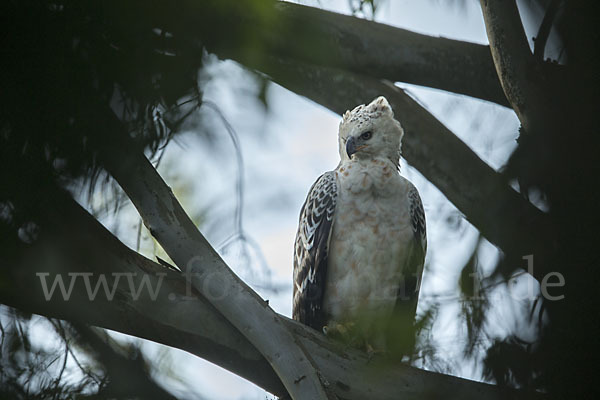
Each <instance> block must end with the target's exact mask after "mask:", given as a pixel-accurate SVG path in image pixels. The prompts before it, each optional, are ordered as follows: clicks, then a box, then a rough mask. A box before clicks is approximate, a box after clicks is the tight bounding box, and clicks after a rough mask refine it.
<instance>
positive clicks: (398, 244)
mask: <svg viewBox="0 0 600 400" xmlns="http://www.w3.org/2000/svg"><path fill="white" fill-rule="evenodd" d="M403 134H404V132H403V130H402V127H401V126H400V123H399V122H398V121H396V120H395V119H394V117H393V112H392V109H391V107H390V106H389V104H388V102H387V100H385V98H383V97H379V98H377V99H375V100H374V101H373V102H371V103H370V104H368V105H366V106H364V105H362V106H358V107H356V108H355V109H354V110H352V111H349V112H346V113H345V114H344V117H343V120H342V122H341V123H340V131H339V151H340V157H341V161H340V164H339V165H338V166H337V168H336V169H335V170H334V171H330V172H326V173H325V174H323V175H321V176H320V177H319V178H318V179H317V181H316V182H315V184H314V185H313V186H312V187H311V189H310V191H309V193H308V196H307V199H306V201H305V203H304V205H303V206H302V210H301V212H300V219H299V225H298V233H297V235H296V242H295V253H294V299H293V307H294V308H293V317H294V319H296V320H298V321H300V322H302V323H304V324H306V325H309V326H311V327H313V328H315V329H317V330H321V329H322V328H323V327H324V325H331V326H339V325H340V323H341V325H349V326H354V325H355V324H354V323H355V322H356V321H361V324H362V326H360V327H359V328H358V329H359V335H361V336H362V337H363V339H365V340H364V341H365V343H369V342H371V343H375V342H376V343H377V345H379V346H382V347H385V340H386V338H383V340H382V336H385V335H386V333H384V332H383V331H386V329H385V328H382V324H381V322H382V320H383V321H389V323H390V324H396V325H401V326H403V327H405V328H406V329H412V326H413V323H414V316H415V312H416V304H417V297H418V290H419V286H420V278H421V274H422V267H423V263H424V259H425V252H426V250H427V239H426V227H425V213H424V210H423V204H422V203H421V198H420V197H419V193H418V192H417V189H416V188H415V187H414V186H413V184H412V183H410V182H409V181H408V180H406V179H405V178H403V177H402V176H401V175H399V161H400V153H401V139H402V136H403ZM392 320H393V321H394V322H391V321H392ZM384 325H385V324H384ZM405 342H406V341H405ZM409 342H410V341H409ZM407 343H408V342H407ZM407 347H408V348H407ZM405 350H406V352H405ZM409 351H410V345H408V346H405V347H404V349H403V350H401V352H403V353H404V354H407V352H409Z"/></svg>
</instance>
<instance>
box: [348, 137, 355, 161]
mask: <svg viewBox="0 0 600 400" xmlns="http://www.w3.org/2000/svg"><path fill="white" fill-rule="evenodd" d="M354 153H356V140H355V139H354V137H352V136H350V137H349V138H348V140H347V141H346V154H348V158H352V154H354Z"/></svg>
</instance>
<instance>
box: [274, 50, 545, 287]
mask: <svg viewBox="0 0 600 400" xmlns="http://www.w3.org/2000/svg"><path fill="white" fill-rule="evenodd" d="M275 66H277V67H275ZM266 68H270V69H268V73H269V74H270V75H271V77H272V78H273V79H274V80H275V81H276V82H277V83H279V84H281V85H283V86H285V87H287V88H289V89H290V90H292V91H294V92H296V93H298V94H301V95H303V96H306V97H308V98H310V99H312V100H314V101H315V102H317V103H319V104H322V105H323V106H325V107H327V108H329V109H331V110H332V111H335V112H336V113H338V114H341V113H343V112H344V111H345V110H347V109H351V108H353V107H354V106H356V105H357V104H361V103H368V102H370V101H371V100H372V99H373V98H375V97H376V96H379V95H384V96H386V97H387V99H388V100H389V101H390V103H391V105H392V107H393V109H394V111H395V113H396V116H397V117H398V119H399V121H401V123H402V126H403V127H404V129H405V135H404V139H403V156H404V157H405V158H406V160H407V161H408V162H410V163H411V165H413V166H414V167H415V168H417V169H418V170H419V171H420V172H421V173H422V174H423V175H425V177H426V178H427V179H428V180H429V181H430V182H431V183H433V184H434V185H435V186H437V187H438V189H440V190H441V191H442V193H444V194H445V195H446V197H447V198H448V200H450V201H451V202H452V203H453V204H454V205H455V206H456V207H457V208H458V209H459V210H460V211H461V212H463V213H464V215H465V217H466V218H467V219H468V220H469V221H470V222H471V223H472V224H473V225H475V226H476V227H477V228H478V229H479V230H480V231H481V233H482V234H483V235H484V236H485V237H486V238H487V239H488V240H489V241H491V242H492V243H494V244H496V245H497V246H498V247H500V248H501V249H503V250H504V251H506V252H509V253H513V254H517V255H526V254H532V253H536V250H538V249H543V248H545V246H547V245H548V243H551V240H550V237H551V236H550V235H551V233H552V229H551V227H550V226H549V223H548V220H547V218H546V216H545V215H544V214H543V213H542V212H541V211H539V210H538V209H537V208H535V207H534V206H533V205H531V203H529V202H528V201H527V200H525V199H524V198H522V197H521V196H519V194H518V193H516V192H515V191H514V190H513V189H512V188H511V187H510V186H509V185H508V182H506V180H505V179H504V178H503V177H502V176H501V175H500V174H499V173H498V172H496V171H494V169H492V168H491V167H490V166H489V165H487V164H486V163H485V162H483V161H482V160H481V159H480V158H479V157H478V156H477V155H476V154H475V153H474V152H473V151H472V150H471V149H470V148H469V147H468V146H467V145H466V144H465V143H464V142H462V141H461V140H460V139H458V138H457V137H456V135H454V134H453V133H452V132H451V131H450V130H449V129H448V128H446V127H445V126H444V125H443V124H442V123H441V122H439V121H438V120H437V119H436V118H435V117H434V116H433V115H431V113H429V112H428V111H427V110H426V109H425V108H423V107H422V106H421V105H420V104H419V103H417V102H416V101H415V100H413V99H412V98H411V97H410V96H408V95H407V94H406V93H405V92H404V91H403V90H401V89H399V88H398V87H396V86H394V85H392V84H391V83H385V82H381V81H379V80H376V79H372V78H368V77H364V76H359V75H355V74H351V73H348V72H343V71H339V70H335V69H329V68H323V67H314V66H310V65H302V64H299V63H294V62H283V61H279V62H278V63H277V62H275V61H273V62H272V63H271V64H270V67H266ZM484 204H485V206H482V205H484ZM533 272H534V276H535V277H536V278H537V279H541V278H542V277H543V276H544V271H543V269H542V268H537V269H536V270H534V271H533Z"/></svg>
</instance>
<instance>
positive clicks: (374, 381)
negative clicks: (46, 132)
mask: <svg viewBox="0 0 600 400" xmlns="http://www.w3.org/2000/svg"><path fill="white" fill-rule="evenodd" d="M45 210H46V211H47V212H48V214H47V215H48V218H47V219H46V220H45V223H43V225H42V232H43V236H42V237H41V238H40V240H39V242H38V243H37V244H36V245H35V246H34V247H32V248H30V249H28V251H27V253H26V256H25V257H22V258H17V259H7V257H8V256H7V255H6V253H3V254H2V256H1V258H0V260H2V261H3V264H5V265H10V267H11V268H6V269H3V270H4V271H11V272H12V273H13V276H12V277H11V282H13V284H12V285H11V286H10V287H6V286H4V287H3V289H2V291H0V301H2V303H4V304H8V305H11V306H14V307H18V308H20V309H22V310H26V311H29V312H34V313H38V314H43V315H47V316H50V317H56V318H62V319H70V320H75V321H79V322H84V323H87V324H92V325H96V326H100V327H103V328H107V329H111V330H115V331H118V332H122V333H125V334H128V335H133V336H137V337H140V338H145V339H148V340H152V341H155V342H157V343H162V344H166V345H168V346H172V347H175V348H179V349H182V350H185V351H188V352H190V353H192V354H195V355H197V356H199V357H202V358H205V359H207V360H208V361H211V362H213V363H215V364H217V365H219V366H221V367H223V368H226V369H228V370H230V371H232V372H234V373H236V374H238V375H240V376H242V377H244V378H246V379H248V380H250V381H251V382H254V383H255V384H257V385H259V386H261V387H263V388H264V389H266V390H268V391H270V392H271V393H273V394H275V395H277V396H283V395H285V393H286V391H285V388H284V387H283V386H282V384H281V382H280V380H279V378H278V377H277V375H276V374H275V372H274V371H273V369H272V368H271V366H270V365H269V363H268V362H267V361H266V360H265V358H264V357H263V356H262V355H261V354H260V352H258V351H257V350H256V348H255V347H254V346H253V345H252V344H251V343H250V342H249V341H248V340H247V339H246V338H245V337H244V336H243V335H242V334H241V333H240V332H239V331H238V330H237V329H236V328H235V327H234V326H233V325H232V324H230V323H229V322H228V321H227V320H225V318H223V316H222V315H221V314H220V313H219V312H218V311H217V310H216V309H215V307H213V306H212V305H211V304H210V302H208V301H207V300H206V299H205V298H203V296H202V295H200V294H199V293H198V292H197V291H196V290H195V289H193V288H192V287H190V286H189V285H188V282H186V279H185V278H184V276H182V275H181V274H178V273H176V272H174V271H171V270H168V269H166V268H164V267H162V266H161V265H159V264H157V263H153V262H151V261H150V260H148V259H146V258H144V257H142V256H140V255H139V254H137V253H135V252H134V251H132V250H130V249H128V248H127V247H126V246H124V245H123V244H122V243H121V242H119V241H118V240H117V239H116V238H114V236H112V235H111V234H110V232H108V231H107V230H106V229H105V228H104V227H103V226H102V225H100V224H99V223H98V222H97V221H96V220H95V219H94V218H93V217H91V216H90V215H89V214H88V213H86V212H85V211H84V210H83V209H81V207H80V206H79V205H77V204H76V203H75V202H74V201H73V200H71V199H69V198H68V197H66V196H65V197H64V199H63V201H60V202H55V203H53V207H46V208H45ZM39 272H45V273H50V276H49V277H48V278H47V279H48V281H49V282H51V281H52V279H53V278H54V277H55V276H56V275H59V274H60V275H61V276H63V278H66V277H67V274H68V273H73V272H78V273H91V274H93V279H92V280H93V281H95V279H97V278H98V277H99V276H100V274H104V276H108V277H109V279H113V278H112V277H114V274H129V275H130V276H131V275H132V274H135V286H134V287H138V285H139V283H140V281H142V280H143V277H147V278H149V279H150V286H151V287H152V288H157V286H158V282H159V281H160V280H161V279H162V284H161V285H160V287H159V288H158V289H157V295H156V297H155V298H151V297H150V296H148V295H147V292H146V291H142V292H141V296H140V297H139V298H138V299H134V298H132V296H131V288H130V287H129V285H128V284H127V281H126V280H124V279H123V280H121V281H119V283H118V284H117V287H118V289H117V294H116V295H115V298H114V299H113V300H112V301H107V299H106V297H105V296H103V293H102V291H100V295H99V296H97V297H96V299H95V300H93V301H91V300H90V298H89V295H88V294H87V292H86V290H85V289H84V287H83V286H84V285H83V283H82V282H81V281H78V283H77V284H76V285H75V286H74V290H73V293H72V296H71V298H70V299H69V300H68V301H64V300H62V299H61V296H60V295H59V294H58V293H55V294H54V296H52V297H51V298H49V299H46V298H45V296H44V293H43V290H42V288H41V285H40V280H39V279H38V277H37V276H36V273H39ZM161 274H163V278H160V276H161ZM112 283H114V282H113V281H110V282H109V284H111V285H112ZM67 286H68V282H67ZM92 286H93V285H92ZM110 287H112V286H110ZM57 292H58V291H57ZM92 309H93V310H94V312H90V310H92ZM278 318H279V320H280V321H281V322H282V324H283V325H284V326H285V327H286V329H287V330H288V331H290V332H291V333H292V334H293V335H294V337H295V340H297V341H298V343H299V344H300V345H301V346H302V347H303V348H305V349H306V350H307V352H309V353H310V354H311V357H312V358H313V362H314V363H315V364H316V365H317V366H318V368H319V370H320V371H321V373H322V374H323V376H324V379H325V380H326V381H327V382H328V383H329V387H330V389H331V390H332V391H334V392H335V394H336V395H337V396H338V397H339V398H340V399H348V400H354V399H356V400H358V399H361V400H362V399H367V398H368V399H397V398H400V397H401V398H403V399H407V400H412V399H415V400H416V399H422V398H424V397H427V398H445V399H452V398H456V399H466V400H469V399H473V400H475V399H486V400H488V399H489V400H492V399H499V400H500V399H531V398H543V397H542V396H540V395H539V394H535V393H526V392H522V391H516V390H512V389H508V388H501V387H497V386H493V385H488V384H483V383H479V382H473V381H469V380H465V379H461V378H456V377H452V376H447V375H443V374H438V373H434V372H428V371H423V370H419V369H417V368H412V367H409V366H406V365H401V364H400V365H390V364H387V363H385V362H384V361H383V360H381V361H377V359H376V360H371V361H370V362H369V360H368V358H367V357H366V355H365V354H363V353H360V352H358V351H355V350H349V349H346V348H345V347H344V346H341V345H339V344H336V343H333V342H331V341H329V340H328V339H327V338H326V337H325V336H323V335H321V334H319V333H317V332H316V331H314V330H312V329H310V328H308V327H306V326H304V325H302V324H299V323H297V322H295V321H292V320H289V319H287V318H285V317H283V316H278Z"/></svg>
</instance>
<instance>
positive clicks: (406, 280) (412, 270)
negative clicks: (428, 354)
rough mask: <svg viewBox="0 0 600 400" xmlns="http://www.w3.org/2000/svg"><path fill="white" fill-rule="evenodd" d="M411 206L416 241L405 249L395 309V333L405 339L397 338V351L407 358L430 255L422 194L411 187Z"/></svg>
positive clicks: (411, 344) (409, 196)
mask: <svg viewBox="0 0 600 400" xmlns="http://www.w3.org/2000/svg"><path fill="white" fill-rule="evenodd" d="M408 204H409V213H410V223H411V227H412V230H413V240H412V241H411V243H410V244H409V245H408V246H407V248H406V251H407V257H405V258H404V260H405V261H404V265H402V266H401V268H402V276H403V282H400V286H399V288H398V293H397V297H396V306H395V309H394V314H395V321H394V324H395V325H396V326H395V330H396V332H397V333H398V334H401V336H402V337H401V338H400V337H398V338H397V340H398V343H397V344H396V345H397V346H398V349H397V350H398V351H401V352H402V353H404V354H410V352H411V350H412V347H413V346H414V333H415V331H414V323H415V314H416V311H417V300H418V297H419V288H420V286H421V276H422V274H423V265H424V263H425V253H426V252H427V232H426V226H425V211H424V210H423V203H422V202H421V197H420V196H419V192H418V191H417V189H416V188H415V187H414V186H413V185H412V184H410V189H409V191H408Z"/></svg>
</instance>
